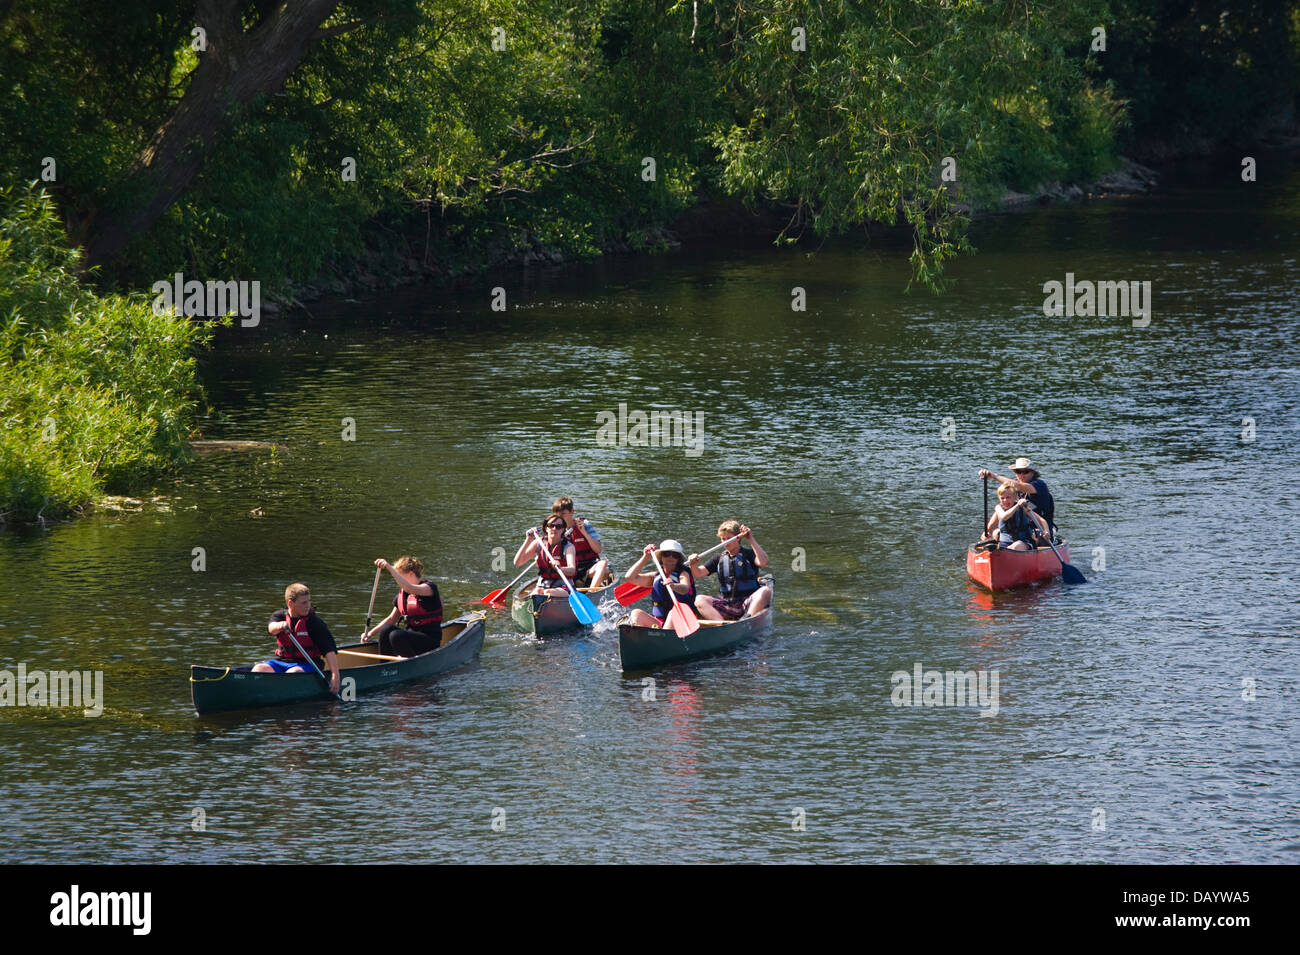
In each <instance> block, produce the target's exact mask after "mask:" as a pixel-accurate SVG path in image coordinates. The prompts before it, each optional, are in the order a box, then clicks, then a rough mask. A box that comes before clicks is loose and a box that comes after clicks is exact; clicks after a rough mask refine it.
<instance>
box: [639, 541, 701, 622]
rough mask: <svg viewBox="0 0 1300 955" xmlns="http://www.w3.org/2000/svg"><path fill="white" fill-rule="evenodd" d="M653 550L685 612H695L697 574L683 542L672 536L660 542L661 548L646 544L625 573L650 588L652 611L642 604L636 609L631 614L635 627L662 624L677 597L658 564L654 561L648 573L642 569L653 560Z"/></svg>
mask: <svg viewBox="0 0 1300 955" xmlns="http://www.w3.org/2000/svg"><path fill="white" fill-rule="evenodd" d="M651 554H655V555H656V556H657V557H658V558H659V563H660V564H661V565H662V566H663V569H664V574H666V575H667V577H668V580H669V582H670V586H671V587H672V589H673V593H675V594H676V595H677V602H678V603H680V604H681V606H682V610H683V612H685V613H688V614H691V613H694V612H695V575H694V574H693V573H691V571H690V569H689V568H688V567H687V566H686V555H685V554H683V553H682V545H681V544H679V543H677V541H675V540H673V539H671V538H669V539H668V540H666V541H664V542H663V543H662V544H660V545H659V549H658V551H656V550H655V545H654V544H646V545H645V549H644V550H643V551H642V552H641V558H640V559H639V560H638V561H637V562H636V563H635V564H633V565H632V566H631V567H629V568H628V570H627V574H626V575H625V576H626V578H627V579H628V580H630V581H631V582H632V583H634V584H636V585H637V586H638V587H649V588H650V602H651V604H652V606H651V608H650V610H651V613H646V612H645V611H644V610H641V609H639V608H638V609H636V610H633V611H632V614H631V616H629V617H628V623H630V624H631V625H632V626H634V627H662V626H663V625H664V621H665V620H667V619H668V614H670V613H672V609H673V598H672V597H671V596H670V595H669V593H668V588H667V587H665V586H664V583H663V581H662V580H660V579H659V571H658V570H656V569H655V567H654V565H653V564H651V566H650V568H649V569H648V570H647V571H646V572H645V573H642V572H641V568H642V567H645V565H646V564H647V563H649V561H650V555H651Z"/></svg>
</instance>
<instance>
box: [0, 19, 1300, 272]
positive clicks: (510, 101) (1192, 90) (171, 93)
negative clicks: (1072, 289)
mask: <svg viewBox="0 0 1300 955" xmlns="http://www.w3.org/2000/svg"><path fill="white" fill-rule="evenodd" d="M272 9H274V5H271V4H251V3H246V4H244V7H243V11H244V20H245V25H246V26H247V27H251V26H252V25H253V24H254V23H255V22H256V20H257V17H259V16H261V15H264V14H265V13H267V12H268V11H270V10H272ZM1298 11H1300V0H1284V2H1282V3H1266V2H1264V0H1223V2H1221V3H1218V4H1215V5H1213V6H1212V7H1209V6H1204V5H1191V6H1190V7H1189V6H1188V5H1187V4H1186V3H1183V2H1180V0H1157V2H1154V3H1151V2H1147V0H1054V2H1050V3H1048V2H1043V0H1017V2H1014V3H1011V2H1007V3H1004V2H994V0H872V2H870V3H855V2H845V0H828V2H823V0H818V2H813V3H809V2H807V0H759V2H755V3H749V2H747V3H739V2H736V0H699V2H698V3H695V2H687V0H590V2H587V3H582V4H573V3H571V2H569V0H529V2H528V3H505V2H500V0H344V2H341V3H340V4H339V6H338V8H337V10H336V12H335V13H334V14H333V16H331V18H330V19H329V20H328V21H327V23H326V27H327V28H329V29H330V30H331V31H337V32H332V35H330V36H329V37H328V38H326V39H323V40H321V41H320V42H318V43H316V44H315V45H314V46H313V47H312V48H311V49H310V50H309V52H308V54H307V55H306V57H305V58H304V59H303V60H302V62H301V63H300V64H299V65H298V67H297V68H296V69H295V70H294V71H293V72H292V73H291V74H290V76H289V78H288V81H287V82H286V83H285V85H284V87H283V89H281V90H274V91H272V90H268V91H267V95H265V96H263V97H262V98H261V99H260V100H257V101H255V102H253V103H251V104H249V105H248V106H246V107H244V108H243V109H241V110H239V111H238V112H237V113H235V114H232V115H230V116H229V117H227V119H226V122H225V123H224V125H223V126H222V128H221V131H220V133H219V135H218V136H217V139H216V145H215V146H214V147H213V149H212V150H211V151H210V153H209V154H208V155H207V156H206V160H205V164H204V166H203V169H202V171H201V172H200V173H199V175H198V177H197V178H196V179H195V180H194V181H193V183H192V184H191V186H190V187H189V188H188V189H187V190H186V191H185V192H184V193H183V195H182V196H181V198H180V199H179V200H178V201H177V202H176V203H174V204H173V206H172V207H171V208H170V209H169V210H168V212H167V214H166V216H165V217H164V218H163V219H162V220H161V221H160V222H158V223H157V224H156V225H155V226H154V228H153V229H151V230H150V231H149V232H148V233H147V234H145V235H144V236H141V237H140V238H139V239H138V240H137V241H136V242H135V244H134V245H133V246H132V247H131V248H130V249H129V250H128V251H127V253H126V255H125V256H124V257H123V258H122V259H121V260H119V261H118V262H116V263H114V265H113V268H114V275H115V276H116V277H117V278H118V279H120V280H122V281H123V282H125V283H127V284H131V283H135V284H148V283H150V282H152V281H154V280H156V279H158V278H159V277H161V276H165V275H169V274H171V273H172V272H175V271H183V272H186V273H187V274H192V275H195V276H197V277H201V278H205V279H207V278H257V279H260V280H261V281H262V283H263V286H264V288H265V289H266V290H267V291H268V292H271V293H274V292H275V291H276V290H277V289H279V290H283V288H284V287H285V286H286V284H287V283H289V282H292V281H302V280H306V279H308V278H311V277H313V276H314V275H316V274H318V273H320V272H321V271H322V270H328V269H330V268H332V267H336V266H343V265H346V263H347V262H348V261H349V260H352V259H355V258H356V257H357V256H358V255H361V254H363V253H364V251H365V250H366V249H367V248H368V249H375V248H377V247H378V248H383V249H384V250H385V252H386V253H387V252H393V253H400V254H414V255H416V257H420V256H421V255H424V256H427V257H429V258H431V259H434V260H437V261H441V262H443V263H450V264H456V265H460V264H465V263H466V262H471V263H473V262H478V263H484V262H486V261H488V260H489V259H490V258H492V257H493V256H494V255H499V254H501V253H503V252H509V251H512V250H515V249H523V248H528V247H536V246H537V245H538V244H542V245H545V246H548V247H550V248H556V249H559V250H561V251H563V252H566V253H568V254H570V255H590V254H593V253H595V252H597V251H599V250H600V249H601V248H604V247H607V246H609V245H611V244H617V243H627V244H629V245H631V246H632V247H638V246H640V245H642V244H645V243H649V244H651V245H653V244H654V241H655V240H654V239H653V238H651V237H653V236H656V235H658V234H659V231H660V227H662V226H663V225H665V224H667V223H669V222H671V220H672V219H673V218H674V217H675V216H676V215H677V214H678V213H680V212H681V211H683V210H684V209H686V208H688V207H689V206H690V205H692V204H693V203H695V202H697V201H698V200H699V198H700V197H701V196H738V197H743V198H746V199H748V200H751V201H754V202H759V203H765V204H777V205H782V206H785V207H786V208H788V209H789V210H790V213H791V220H790V222H791V225H790V228H789V229H788V230H787V234H786V236H785V237H786V238H793V237H795V236H798V235H799V234H801V233H802V232H804V231H805V230H807V231H811V232H813V233H815V234H823V235H824V234H833V233H837V232H842V231H844V230H845V229H849V228H854V227H857V226H859V225H861V224H864V223H867V222H880V223H887V224H898V225H901V226H903V227H905V228H909V229H910V230H911V231H912V233H913V240H914V248H913V253H912V262H913V266H914V269H915V276H916V277H917V278H919V279H920V280H922V281H923V282H925V283H926V284H932V285H936V286H937V285H939V284H941V274H942V268H943V263H944V261H945V260H946V259H947V258H948V257H950V256H951V255H952V254H954V253H955V252H956V251H958V250H959V249H961V248H963V240H962V229H963V226H964V222H963V219H962V217H961V216H960V215H959V214H958V213H957V212H956V211H955V209H954V205H953V202H952V199H953V196H954V193H953V192H951V191H950V190H949V189H946V188H941V183H940V180H939V169H940V166H941V163H942V162H943V160H944V158H945V157H952V158H953V159H955V160H956V163H957V168H958V170H959V175H958V181H957V189H958V193H957V194H959V195H960V197H961V198H962V200H963V201H966V202H969V203H974V204H975V205H976V206H979V205H982V204H987V203H991V202H993V201H995V200H996V198H997V197H998V196H999V195H1000V194H1001V193H1002V192H1003V191H1005V190H1006V189H1007V188H1015V189H1019V190H1029V189H1032V188H1033V187H1034V186H1036V185H1038V184H1040V183H1043V182H1046V181H1050V180H1059V181H1076V182H1077V181H1086V180H1089V179H1091V178H1095V177H1096V176H1098V175H1100V174H1101V173H1103V172H1105V171H1107V170H1108V169H1109V168H1110V167H1112V166H1113V165H1114V162H1115V156H1116V143H1117V141H1118V138H1119V137H1120V136H1122V135H1124V131H1125V127H1126V125H1127V124H1128V122H1129V119H1130V118H1131V119H1132V122H1133V135H1139V134H1141V135H1151V134H1153V133H1154V134H1161V133H1167V134H1168V135H1171V136H1172V135H1195V134H1200V135H1214V136H1220V137H1221V136H1231V135H1240V134H1242V133H1243V132H1244V131H1246V130H1249V129H1254V128H1257V127H1258V124H1259V123H1260V122H1261V120H1262V118H1264V117H1267V116H1268V115H1270V111H1273V112H1284V111H1283V110H1280V109H1278V107H1279V105H1280V104H1283V105H1284V104H1286V103H1288V102H1290V101H1291V100H1293V98H1294V95H1295V92H1296V89H1297V79H1298V78H1297V69H1296V63H1297V45H1298V44H1300V12H1298ZM193 19H194V8H193V4H192V2H191V0H140V2H137V3H132V4H128V5H126V6H125V7H122V6H121V5H114V4H103V3H99V2H94V0H40V2H37V0H12V2H10V3H7V4H4V5H0V75H3V76H5V78H6V79H7V80H8V81H9V83H8V84H7V89H8V90H9V92H10V95H7V96H5V97H0V169H3V170H8V171H11V172H12V173H13V174H15V175H17V176H18V177H19V178H22V179H29V178H32V177H34V176H36V175H38V174H39V170H40V161H41V159H42V158H43V157H45V156H53V157H54V158H55V159H56V161H57V162H58V164H59V179H58V181H57V183H56V184H54V185H53V186H51V188H52V189H53V190H54V194H55V196H56V198H57V199H58V201H59V204H60V208H61V211H62V213H63V216H64V218H65V222H66V224H67V226H68V228H69V230H70V231H71V232H72V233H73V234H79V228H80V227H81V226H84V225H85V224H86V223H87V222H88V221H91V217H93V216H94V215H95V214H96V213H97V212H102V210H103V209H104V208H112V207H113V206H114V205H117V206H118V207H121V206H122V204H124V203H125V204H128V205H129V203H130V199H131V197H129V196H125V195H123V194H122V187H121V183H122V182H124V181H126V179H127V173H128V171H129V169H130V168H131V165H132V163H134V162H135V161H136V160H137V159H138V157H139V156H140V154H141V150H142V149H143V148H144V147H145V145H146V144H147V143H148V142H149V141H150V140H151V138H152V137H153V136H154V135H155V133H156V132H157V130H158V129H159V128H160V126H161V125H162V124H163V123H164V122H165V121H166V119H167V118H168V116H169V115H170V114H171V112H172V111H173V110H174V109H175V106H176V104H177V103H178V102H179V101H180V98H181V96H182V95H183V93H184V92H185V90H186V88H187V84H188V82H189V80H190V77H191V74H192V72H193V71H194V70H195V69H196V67H197V65H198V64H199V63H200V62H201V57H202V56H203V54H202V53H198V54H196V53H195V52H194V51H193V50H191V48H190V43H191V36H190V30H191V28H192V26H193ZM1096 26H1104V27H1105V28H1106V30H1107V49H1106V51H1105V52H1092V51H1090V43H1091V39H1092V30H1093V28H1094V27H1096ZM796 27H798V28H801V29H802V30H804V31H805V35H806V49H804V50H795V49H793V48H792V46H793V42H794V39H795V37H794V33H793V31H794V28H796ZM494 30H496V31H503V34H497V35H503V36H504V41H505V48H504V50H497V49H494V48H493V46H492V42H493V38H494ZM345 157H351V158H353V159H354V160H355V162H356V180H355V181H354V182H350V181H345V180H344V178H343V176H342V175H341V171H342V162H343V159H344V158H345ZM645 157H652V158H654V160H655V163H656V167H657V170H656V171H657V177H656V179H655V181H653V182H647V181H645V180H644V179H643V178H642V177H641V175H640V173H641V168H642V166H641V163H642V160H643V158H645Z"/></svg>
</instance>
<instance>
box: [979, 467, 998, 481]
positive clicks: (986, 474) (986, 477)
mask: <svg viewBox="0 0 1300 955" xmlns="http://www.w3.org/2000/svg"><path fill="white" fill-rule="evenodd" d="M995 477H997V475H996V474H994V473H993V472H992V471H990V470H989V469H988V468H980V480H981V481H991V480H993V479H994V478H995Z"/></svg>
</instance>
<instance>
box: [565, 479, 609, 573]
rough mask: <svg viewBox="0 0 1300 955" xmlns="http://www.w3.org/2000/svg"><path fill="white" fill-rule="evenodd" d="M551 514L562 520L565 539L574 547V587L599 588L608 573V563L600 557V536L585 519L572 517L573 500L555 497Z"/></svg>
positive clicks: (603, 546) (602, 548) (601, 545)
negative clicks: (576, 563) (575, 573)
mask: <svg viewBox="0 0 1300 955" xmlns="http://www.w3.org/2000/svg"><path fill="white" fill-rule="evenodd" d="M551 513H552V514H558V515H559V516H560V517H562V518H564V525H565V527H566V531H565V535H564V536H565V538H566V539H567V540H568V541H569V543H571V544H572V545H573V547H574V551H575V554H576V558H577V562H578V574H577V576H576V577H575V578H574V581H573V586H575V587H599V586H600V583H601V581H603V580H604V579H605V575H606V574H607V573H609V562H608V561H607V560H605V558H604V557H602V556H600V554H601V551H602V550H604V549H605V545H604V544H602V543H601V542H600V535H599V534H597V533H596V528H594V527H592V526H591V521H589V520H587V519H586V518H585V517H574V516H573V498H571V497H557V498H556V499H555V503H554V504H552V505H551Z"/></svg>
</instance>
